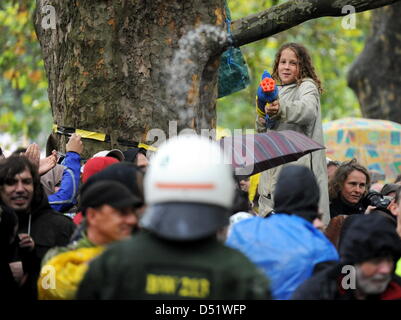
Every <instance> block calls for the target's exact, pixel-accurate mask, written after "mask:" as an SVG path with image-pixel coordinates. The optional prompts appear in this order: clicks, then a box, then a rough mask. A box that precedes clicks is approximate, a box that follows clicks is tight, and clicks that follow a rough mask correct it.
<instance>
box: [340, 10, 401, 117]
mask: <svg viewBox="0 0 401 320" xmlns="http://www.w3.org/2000/svg"><path fill="white" fill-rule="evenodd" d="M400 12H401V3H397V4H394V5H392V6H388V7H385V8H381V9H378V10H376V11H375V12H374V13H373V17H372V33H371V35H370V36H369V38H368V39H367V40H366V43H365V48H364V50H363V52H362V54H361V55H360V56H359V57H358V59H357V60H356V61H355V62H354V64H353V65H352V66H351V68H350V70H349V73H348V83H349V86H350V87H351V88H352V89H353V90H354V92H355V93H356V95H357V96H358V99H359V103H360V105H361V110H362V114H363V116H364V117H367V118H372V119H387V120H392V121H396V122H399V123H401V108H400V105H401V96H400V95H399V94H398V91H399V88H400V87H401V78H400V76H399V75H400V74H401V65H400V61H401V42H400V39H401V19H400Z"/></svg>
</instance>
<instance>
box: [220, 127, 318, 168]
mask: <svg viewBox="0 0 401 320" xmlns="http://www.w3.org/2000/svg"><path fill="white" fill-rule="evenodd" d="M219 143H220V146H221V147H222V148H223V150H224V154H225V156H226V160H227V161H228V162H229V163H230V164H231V165H232V166H233V167H234V168H235V169H236V170H235V173H236V175H243V176H249V175H253V174H255V173H259V172H262V171H265V170H267V169H270V168H274V167H276V166H279V165H281V164H284V163H288V162H292V161H296V160H298V159H299V158H300V157H302V156H304V155H306V154H308V153H310V152H313V151H317V150H321V149H324V146H322V145H321V144H319V143H317V142H315V141H314V140H312V139H310V138H308V137H307V136H305V135H303V134H302V133H299V132H295V131H292V130H283V131H268V132H265V133H257V134H247V135H234V136H231V137H224V138H223V139H220V140H219Z"/></svg>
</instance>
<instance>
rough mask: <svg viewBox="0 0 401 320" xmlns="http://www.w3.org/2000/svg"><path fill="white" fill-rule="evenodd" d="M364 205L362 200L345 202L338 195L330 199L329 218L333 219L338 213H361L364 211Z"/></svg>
mask: <svg viewBox="0 0 401 320" xmlns="http://www.w3.org/2000/svg"><path fill="white" fill-rule="evenodd" d="M365 210H366V207H365V206H364V205H363V204H362V202H361V201H360V202H358V203H357V204H355V205H352V204H350V203H347V202H345V200H343V199H341V197H338V198H336V199H333V200H331V201H330V218H331V219H333V218H334V217H337V216H339V215H347V216H348V215H351V214H363V213H365Z"/></svg>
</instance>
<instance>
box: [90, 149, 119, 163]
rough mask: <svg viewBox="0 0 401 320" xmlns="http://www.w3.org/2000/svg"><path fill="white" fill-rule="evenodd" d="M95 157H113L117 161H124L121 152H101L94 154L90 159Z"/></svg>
mask: <svg viewBox="0 0 401 320" xmlns="http://www.w3.org/2000/svg"><path fill="white" fill-rule="evenodd" d="M97 157H113V158H116V159H117V160H118V161H124V159H125V157H124V154H123V153H122V151H121V150H118V149H113V150H103V151H99V152H98V153H95V154H94V155H93V156H92V158H97Z"/></svg>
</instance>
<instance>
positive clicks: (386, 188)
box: [380, 183, 400, 196]
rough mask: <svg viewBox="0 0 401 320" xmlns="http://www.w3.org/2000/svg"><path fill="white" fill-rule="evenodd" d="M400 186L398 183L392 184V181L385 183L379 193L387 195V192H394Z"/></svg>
mask: <svg viewBox="0 0 401 320" xmlns="http://www.w3.org/2000/svg"><path fill="white" fill-rule="evenodd" d="M399 187H400V185H398V184H394V183H387V184H385V185H384V186H383V188H382V190H381V191H380V193H381V194H382V195H383V196H387V195H388V194H389V193H391V192H396V191H397V190H398V188H399Z"/></svg>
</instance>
